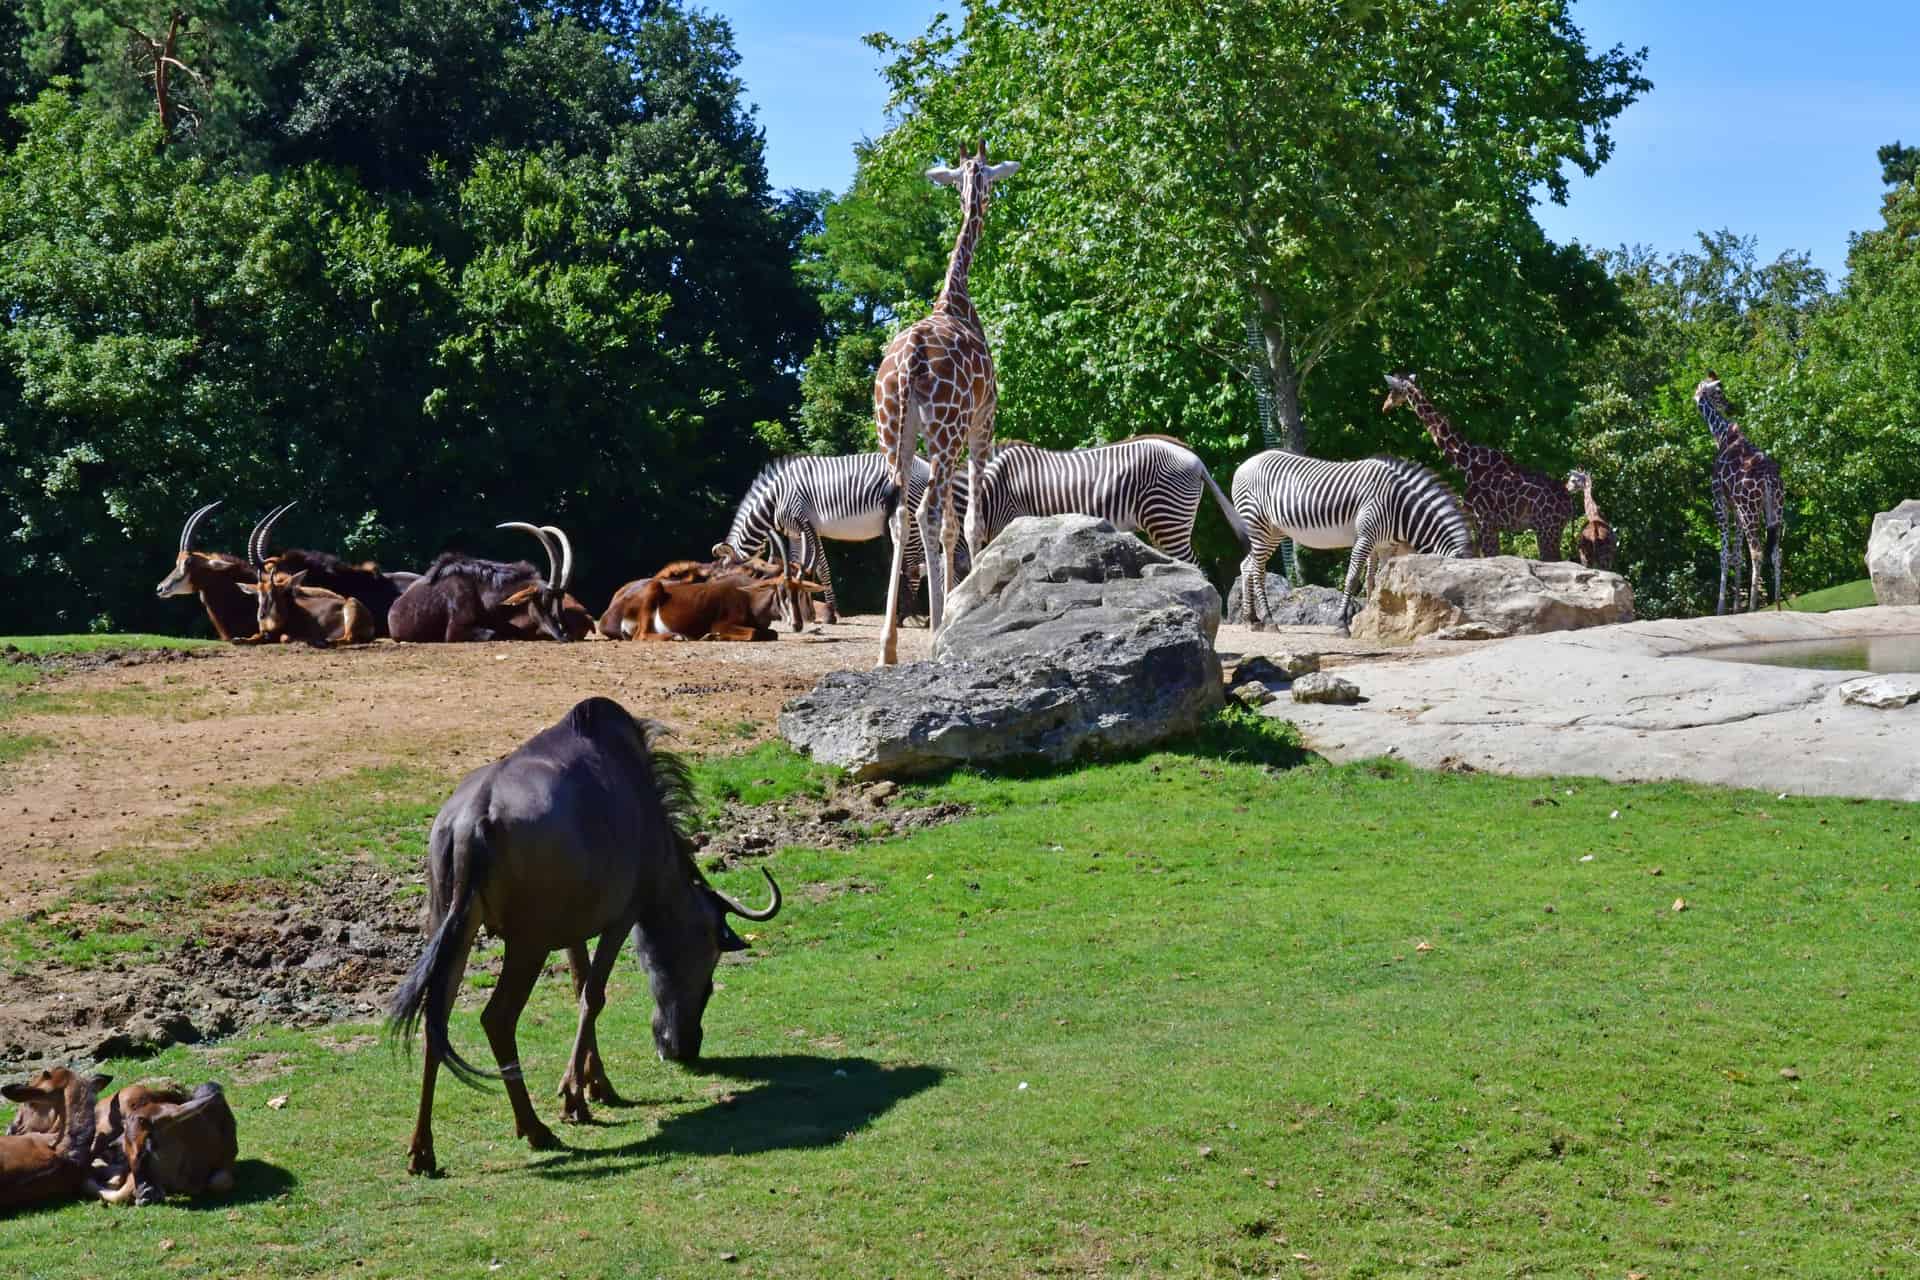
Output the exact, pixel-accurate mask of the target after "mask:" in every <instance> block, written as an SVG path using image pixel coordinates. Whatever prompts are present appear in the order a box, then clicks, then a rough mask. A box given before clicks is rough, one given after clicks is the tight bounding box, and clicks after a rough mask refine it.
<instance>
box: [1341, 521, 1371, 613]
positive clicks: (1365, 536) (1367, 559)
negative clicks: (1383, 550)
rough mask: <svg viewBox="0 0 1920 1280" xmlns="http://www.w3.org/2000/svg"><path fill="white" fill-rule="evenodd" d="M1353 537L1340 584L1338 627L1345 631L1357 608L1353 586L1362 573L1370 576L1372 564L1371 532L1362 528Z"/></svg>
mask: <svg viewBox="0 0 1920 1280" xmlns="http://www.w3.org/2000/svg"><path fill="white" fill-rule="evenodd" d="M1359 532H1360V536H1359V537H1357V538H1355V539H1354V542H1353V554H1352V555H1350V556H1348V557H1347V576H1346V580H1345V581H1343V582H1342V583H1341V584H1340V593H1341V594H1340V628H1341V630H1343V631H1345V630H1348V629H1349V624H1351V623H1352V621H1353V615H1354V614H1356V613H1358V612H1359V610H1358V609H1356V608H1354V605H1353V588H1354V586H1355V585H1356V584H1357V583H1358V582H1359V581H1360V579H1361V578H1362V576H1363V575H1368V576H1370V574H1371V570H1372V565H1373V533H1372V531H1371V530H1367V529H1362V530H1360V531H1359Z"/></svg>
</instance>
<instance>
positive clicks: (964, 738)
mask: <svg viewBox="0 0 1920 1280" xmlns="http://www.w3.org/2000/svg"><path fill="white" fill-rule="evenodd" d="M947 610H948V612H947V615H946V622H945V625H944V626H943V627H942V628H941V632H940V635H939V636H938V637H937V638H936V641H935V644H934V660H933V661H931V662H916V663H909V664H907V665H904V666H897V667H889V668H882V669H879V670H876V671H860V672H854V671H842V672H835V673H833V674H831V675H829V676H827V677H826V678H825V679H824V680H822V681H821V682H820V683H819V684H818V685H817V686H815V688H814V689H813V690H812V691H811V692H810V693H807V694H804V695H802V696H801V697H799V698H796V699H794V700H793V701H792V702H790V703H788V704H787V706H786V708H785V709H784V710H783V711H782V712H781V713H780V732H781V734H782V736H784V737H785V738H786V739H787V741H788V742H789V743H791V744H792V745H793V746H794V747H795V748H797V749H799V750H801V751H804V752H806V753H807V754H809V755H811V756H812V757H813V758H814V759H816V760H821V761H825V762H827V763H829V764H835V765H839V766H841V767H842V768H845V769H847V770H849V771H851V772H852V773H853V775H854V776H855V777H856V778H863V779H864V778H873V777H883V776H901V775H907V774H913V773H924V772H930V771H933V770H937V769H941V768H946V767H950V766H952V765H956V764H961V763H966V762H981V761H990V760H1007V759H1038V760H1052V761H1062V760H1068V759H1072V758H1074V757H1076V756H1080V755H1097V754H1108V753H1113V752H1118V751H1126V750H1132V749H1136V748H1139V747H1144V746H1148V745H1150V744H1152V743H1155V742H1158V741H1161V740H1163V739H1165V738H1168V737H1172V736H1175V735H1178V734H1182V733H1188V732H1191V731H1193V730H1195V729H1197V728H1199V727H1200V725H1201V723H1202V722H1203V721H1204V720H1205V719H1206V718H1207V716H1208V715H1210V714H1211V713H1212V712H1214V711H1215V710H1217V709H1218V708H1219V707H1220V706H1221V705H1222V704H1223V703H1224V701H1225V697H1224V694H1223V691H1222V688H1221V676H1220V660H1219V658H1218V657H1217V656H1216V655H1215V654H1214V651H1213V637H1214V633H1215V630H1216V629H1217V628H1218V626H1219V622H1220V597H1219V595H1218V593H1216V592H1215V591H1214V590H1213V587H1212V586H1211V585H1210V584H1209V583H1208V582H1207V580H1206V578H1205V577H1204V576H1203V575H1202V574H1201V573H1200V571H1199V570H1198V569H1196V568H1194V567H1193V566H1191V565H1185V564H1181V563H1179V562H1178V561H1174V560H1171V559H1169V558H1168V557H1166V556H1164V555H1162V554H1161V553H1160V552H1158V551H1156V550H1154V549H1153V548H1152V547H1149V546H1148V545H1147V544H1146V543H1144V542H1141V541H1140V540H1139V539H1138V538H1135V537H1133V536H1132V535H1131V534H1122V533H1118V532H1116V531H1115V530H1114V528H1113V526H1112V525H1110V524H1108V523H1107V522H1106V521H1104V520H1094V519H1091V518H1089V517H1085V516H1051V517H1047V518H1044V519H1037V520H1036V519H1023V520H1016V521H1014V522H1013V524H1011V525H1009V526H1008V527H1007V528H1006V529H1005V530H1004V531H1003V532H1002V533H1001V534H1000V536H999V537H997V538H996V539H995V540H994V541H993V544H992V545H991V546H989V547H988V548H987V549H986V551H984V552H983V553H982V554H981V556H980V559H979V561H978V562H977V563H976V564H975V566H974V571H973V573H972V574H971V575H970V576H969V577H968V578H967V580H966V581H965V582H964V583H962V584H961V585H960V587H959V589H957V590H956V591H955V592H954V593H953V595H952V596H951V597H949V598H948V601H947Z"/></svg>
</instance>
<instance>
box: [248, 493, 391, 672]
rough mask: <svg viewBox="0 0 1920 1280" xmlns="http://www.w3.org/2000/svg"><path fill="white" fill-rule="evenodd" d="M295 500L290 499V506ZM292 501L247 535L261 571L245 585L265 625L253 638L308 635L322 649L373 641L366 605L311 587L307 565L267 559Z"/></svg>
mask: <svg viewBox="0 0 1920 1280" xmlns="http://www.w3.org/2000/svg"><path fill="white" fill-rule="evenodd" d="M292 505H293V504H292V503H288V504H287V507H290V506H292ZM287 507H281V508H280V509H279V510H278V511H276V512H274V513H273V514H272V515H270V516H268V517H267V518H266V519H265V520H262V521H261V522H260V523H259V524H258V525H255V526H254V530H253V536H252V537H251V538H249V539H248V540H247V558H248V559H249V560H251V561H252V562H253V568H254V573H255V574H256V575H257V576H256V578H255V579H254V581H253V584H252V585H251V586H242V587H241V588H240V590H242V591H244V592H246V593H247V594H248V595H250V596H252V597H253V598H254V603H255V611H254V612H255V617H256V618H257V619H258V621H259V630H258V632H257V633H256V634H255V635H253V636H252V637H250V638H249V641H250V642H252V643H266V642H268V641H273V640H277V641H279V642H280V643H281V644H289V643H291V642H293V641H295V640H302V641H305V642H306V643H307V644H310V645H312V646H313V647H314V648H316V649H327V648H331V647H332V646H334V645H336V644H366V643H368V642H369V641H371V640H372V639H373V615H372V614H370V613H368V612H367V608H366V606H365V605H363V604H361V603H360V602H359V601H358V600H355V599H354V598H352V597H351V596H343V595H341V594H339V593H338V592H336V591H326V590H323V589H321V588H319V587H309V586H307V585H306V579H307V575H306V573H305V571H302V572H300V573H283V572H281V571H279V570H277V569H275V568H274V566H273V564H272V563H271V562H270V561H268V560H267V559H266V556H265V552H266V544H267V534H268V532H270V530H271V528H272V524H273V521H274V520H275V519H277V518H278V517H280V516H281V515H284V514H285V513H286V510H287Z"/></svg>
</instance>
